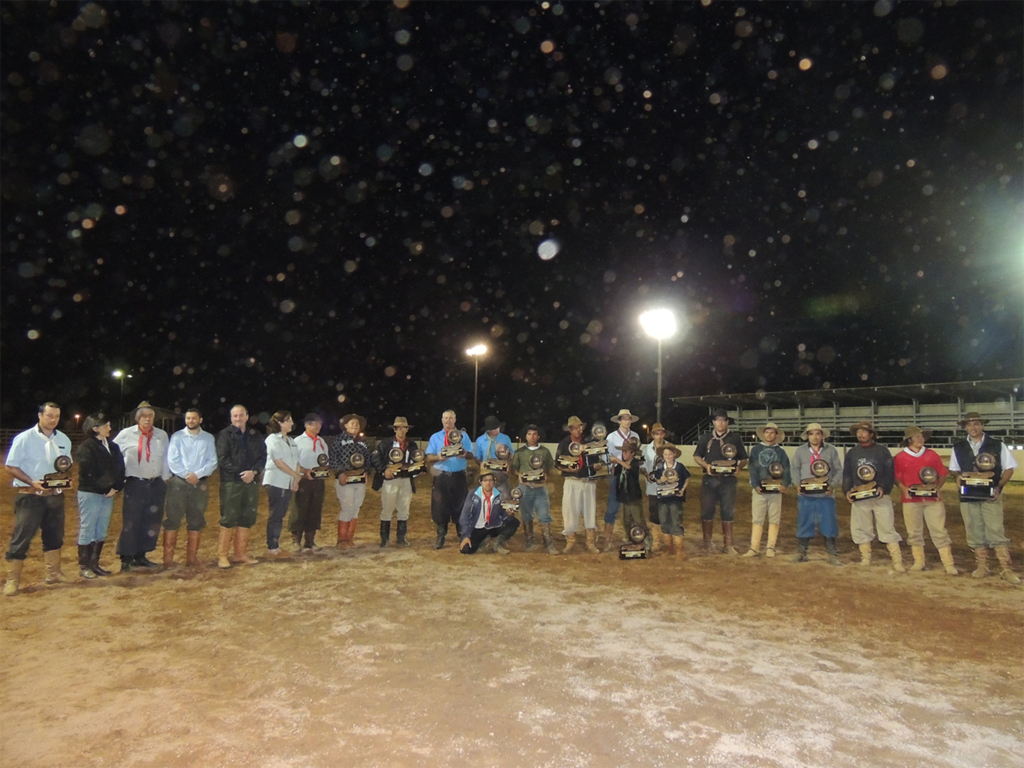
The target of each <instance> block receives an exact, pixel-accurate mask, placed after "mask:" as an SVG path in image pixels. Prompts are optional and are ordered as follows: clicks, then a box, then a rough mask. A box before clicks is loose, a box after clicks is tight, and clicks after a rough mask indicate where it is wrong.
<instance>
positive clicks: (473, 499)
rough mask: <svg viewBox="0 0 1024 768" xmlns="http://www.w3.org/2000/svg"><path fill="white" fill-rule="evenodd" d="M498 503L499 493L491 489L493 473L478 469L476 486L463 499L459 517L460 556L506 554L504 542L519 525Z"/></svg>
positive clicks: (489, 470)
mask: <svg viewBox="0 0 1024 768" xmlns="http://www.w3.org/2000/svg"><path fill="white" fill-rule="evenodd" d="M501 502H502V497H501V491H499V490H498V489H497V488H496V487H495V485H494V470H492V469H487V468H486V467H484V468H482V469H481V470H480V486H479V487H478V488H474V489H473V490H472V491H470V492H469V493H468V494H467V495H466V500H465V501H464V502H463V504H462V512H461V514H460V515H459V521H458V526H459V531H460V532H461V533H460V534H459V535H460V536H462V542H461V545H460V548H459V551H460V552H462V554H464V555H472V554H474V553H476V552H478V551H479V552H481V553H483V552H487V551H492V552H497V553H498V554H499V555H507V554H510V553H509V551H508V550H507V549H505V542H506V541H508V540H509V539H511V538H512V537H513V536H514V535H515V533H516V530H518V528H519V521H518V520H516V519H515V518H514V517H513V516H512V515H510V514H509V513H508V512H507V511H506V510H505V508H504V507H503V506H502V505H501ZM485 542H486V543H485ZM481 545H483V546H481Z"/></svg>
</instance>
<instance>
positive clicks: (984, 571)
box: [971, 547, 989, 579]
mask: <svg viewBox="0 0 1024 768" xmlns="http://www.w3.org/2000/svg"><path fill="white" fill-rule="evenodd" d="M974 559H975V560H976V561H977V562H978V568H977V570H975V571H974V573H972V574H971V576H973V577H974V578H976V579H984V578H985V577H986V576H988V573H989V571H988V550H987V549H985V548H984V547H982V548H981V549H976V550H974Z"/></svg>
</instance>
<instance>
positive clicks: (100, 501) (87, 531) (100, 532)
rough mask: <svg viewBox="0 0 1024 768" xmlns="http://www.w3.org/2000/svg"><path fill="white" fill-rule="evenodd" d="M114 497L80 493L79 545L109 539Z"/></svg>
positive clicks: (86, 492) (85, 492)
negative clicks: (108, 530)
mask: <svg viewBox="0 0 1024 768" xmlns="http://www.w3.org/2000/svg"><path fill="white" fill-rule="evenodd" d="M113 511H114V497H113V496H110V497H107V496H104V495H103V494H102V493H89V492H88V491H79V492H78V543H79V544H81V545H82V546H85V545H86V544H92V543H93V542H94V541H103V540H104V539H106V538H107V529H108V528H110V515H111V513H112V512H113Z"/></svg>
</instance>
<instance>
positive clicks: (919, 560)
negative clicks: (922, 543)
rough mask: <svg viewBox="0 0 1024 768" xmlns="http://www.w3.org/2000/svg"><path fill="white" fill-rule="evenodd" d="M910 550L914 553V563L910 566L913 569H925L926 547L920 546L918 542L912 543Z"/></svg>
mask: <svg viewBox="0 0 1024 768" xmlns="http://www.w3.org/2000/svg"><path fill="white" fill-rule="evenodd" d="M910 552H911V553H912V554H913V555H914V564H913V565H912V566H910V570H912V571H923V570H924V547H919V546H917V545H916V544H911V545H910Z"/></svg>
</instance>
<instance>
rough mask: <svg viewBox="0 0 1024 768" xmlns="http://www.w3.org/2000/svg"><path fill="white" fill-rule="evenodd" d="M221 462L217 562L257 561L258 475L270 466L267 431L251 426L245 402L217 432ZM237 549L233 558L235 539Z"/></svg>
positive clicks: (222, 564)
mask: <svg viewBox="0 0 1024 768" xmlns="http://www.w3.org/2000/svg"><path fill="white" fill-rule="evenodd" d="M217 466H218V468H219V469H220V538H219V539H218V541H217V566H218V567H219V568H230V567H231V564H232V563H238V564H242V565H255V563H256V561H255V560H254V559H252V558H251V557H249V553H248V551H247V550H248V548H249V531H250V530H251V529H252V527H253V526H254V525H256V508H257V506H258V505H259V500H260V495H259V488H260V486H259V483H257V482H256V479H257V478H258V477H259V475H260V473H261V472H262V471H263V470H264V469H266V466H267V445H266V442H265V441H264V439H263V435H261V434H260V433H259V432H257V431H256V430H255V429H253V428H251V427H250V426H249V411H248V409H247V408H246V407H245V406H244V405H235V406H232V408H231V426H229V427H225V428H224V429H222V430H221V431H220V432H219V433H218V434H217ZM232 541H234V545H235V553H234V556H232V557H230V558H229V555H228V553H229V550H230V548H231V543H232Z"/></svg>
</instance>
